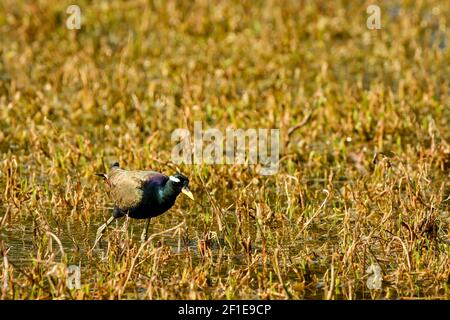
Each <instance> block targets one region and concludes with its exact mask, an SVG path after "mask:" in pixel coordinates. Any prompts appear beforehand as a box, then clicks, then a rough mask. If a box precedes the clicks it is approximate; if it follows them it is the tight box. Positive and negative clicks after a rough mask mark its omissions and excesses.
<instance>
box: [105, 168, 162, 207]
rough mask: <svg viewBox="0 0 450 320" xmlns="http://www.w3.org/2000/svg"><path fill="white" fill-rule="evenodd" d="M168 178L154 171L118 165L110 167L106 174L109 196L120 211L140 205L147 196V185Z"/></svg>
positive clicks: (160, 182)
mask: <svg viewBox="0 0 450 320" xmlns="http://www.w3.org/2000/svg"><path fill="white" fill-rule="evenodd" d="M167 179H168V178H167V177H166V176H165V175H163V174H161V173H159V172H155V171H146V170H135V171H129V170H124V169H120V168H118V167H114V168H112V170H111V171H110V173H109V174H108V180H109V183H110V186H111V197H112V199H113V201H114V203H115V205H116V206H117V207H118V208H119V209H120V210H122V211H128V210H132V209H135V208H138V207H140V206H142V205H143V204H144V203H145V202H146V201H147V200H148V199H147V198H149V194H148V193H149V192H148V189H149V188H148V186H149V185H151V184H152V182H155V183H156V185H158V183H159V184H163V183H164V182H165V181H166V180H167Z"/></svg>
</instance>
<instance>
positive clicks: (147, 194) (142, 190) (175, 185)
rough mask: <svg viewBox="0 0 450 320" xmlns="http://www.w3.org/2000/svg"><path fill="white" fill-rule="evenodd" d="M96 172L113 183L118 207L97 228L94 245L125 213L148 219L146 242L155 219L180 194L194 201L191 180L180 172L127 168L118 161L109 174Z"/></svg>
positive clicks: (111, 184)
mask: <svg viewBox="0 0 450 320" xmlns="http://www.w3.org/2000/svg"><path fill="white" fill-rule="evenodd" d="M96 175H97V176H100V177H102V178H103V179H104V181H106V183H107V185H108V186H109V190H110V195H111V198H112V200H113V201H114V208H113V210H112V215H111V217H110V218H109V219H108V220H107V221H106V223H104V224H103V225H101V226H100V227H99V228H98V229H97V235H96V240H95V243H94V246H93V247H95V246H96V245H97V243H98V242H99V241H100V239H101V238H102V236H103V233H104V232H105V230H106V228H107V227H108V226H109V225H110V224H111V223H112V222H113V221H114V220H115V219H118V218H120V217H123V216H125V215H126V216H128V217H130V218H134V219H147V222H146V225H145V228H144V231H143V233H142V235H141V241H142V242H145V241H146V240H147V232H148V227H149V225H150V220H151V218H153V217H157V216H159V215H161V214H163V213H164V212H166V211H167V210H169V209H170V208H171V207H172V206H173V205H174V204H175V200H176V198H177V197H178V195H179V194H180V193H183V194H185V195H186V196H188V197H189V198H190V199H191V200H194V195H193V194H192V192H191V191H190V190H189V179H188V178H187V177H186V176H185V175H183V174H181V173H179V172H177V173H175V174H173V175H170V176H167V175H165V174H163V173H159V172H156V171H150V170H125V169H122V168H120V166H119V163H118V162H114V163H113V164H112V165H111V168H110V171H109V173H108V174H106V173H96Z"/></svg>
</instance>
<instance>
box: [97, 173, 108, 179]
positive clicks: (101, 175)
mask: <svg viewBox="0 0 450 320" xmlns="http://www.w3.org/2000/svg"><path fill="white" fill-rule="evenodd" d="M95 175H96V176H99V177H102V178H104V179H105V180H108V176H107V175H106V173H96V174H95Z"/></svg>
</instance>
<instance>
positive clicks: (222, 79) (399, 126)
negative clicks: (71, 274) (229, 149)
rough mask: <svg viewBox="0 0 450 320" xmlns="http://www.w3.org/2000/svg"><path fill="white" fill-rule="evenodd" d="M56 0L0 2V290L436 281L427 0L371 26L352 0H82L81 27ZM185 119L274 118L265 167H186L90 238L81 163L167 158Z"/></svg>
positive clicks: (102, 215) (439, 15)
mask: <svg viewBox="0 0 450 320" xmlns="http://www.w3.org/2000/svg"><path fill="white" fill-rule="evenodd" d="M69 4H72V2H70V1H51V0H41V1H18V2H17V1H13V0H3V1H2V2H1V3H0V39H1V40H0V44H1V46H0V128H1V131H0V157H1V159H0V160H1V162H0V190H1V193H0V199H1V206H0V249H1V250H2V253H3V254H2V260H1V264H0V280H1V288H2V289H1V293H0V294H1V298H2V299H67V298H73V299H117V298H146V299H170V298H177V299H241V298H249V299H253V298H256V299H285V298H291V299H303V298H319V299H355V298H368V299H371V298H387V299H394V298H398V297H401V298H416V297H422V298H440V299H448V298H450V289H449V281H450V259H449V253H450V239H449V232H450V231H449V220H450V217H449V203H450V179H449V177H450V170H449V169H450V144H449V143H450V125H449V124H450V96H449V93H450V79H449V77H448V75H449V74H450V50H449V48H448V46H449V43H448V41H449V39H450V37H449V35H450V31H449V29H448V24H449V17H450V8H449V7H448V6H444V5H443V2H442V1H437V0H436V1H379V4H380V6H381V9H382V29H381V30H373V31H371V30H368V29H367V28H366V18H367V14H366V7H367V6H368V5H369V4H372V2H364V1H328V2H324V3H323V4H319V1H317V2H312V1H287V0H286V1H196V2H188V1H144V0H132V1H126V2H125V1H123V2H121V1H78V4H79V6H80V7H81V11H82V14H83V22H82V29H81V30H78V31H74V30H68V29H66V27H65V19H66V17H67V15H66V13H65V9H66V8H67V6H68V5H69ZM309 115H310V116H309ZM196 120H202V121H203V123H204V127H207V126H209V127H215V128H219V129H221V130H225V128H226V127H228V126H233V127H236V128H244V129H245V128H280V129H281V133H282V134H281V136H282V143H283V146H284V148H283V149H282V157H281V162H280V171H279V172H278V174H276V175H273V176H268V177H264V176H259V175H257V174H255V168H254V167H252V166H242V165H236V166H219V165H217V166H212V165H203V166H202V165H195V166H188V165H186V166H181V167H180V168H181V169H182V171H183V172H184V173H186V174H187V175H188V176H189V177H190V178H191V186H192V188H191V189H192V190H193V192H194V194H195V196H196V199H197V201H196V202H195V203H193V202H189V201H187V200H184V199H183V198H180V199H179V200H178V202H177V204H176V205H175V207H174V208H173V209H172V210H171V211H170V212H168V213H166V214H165V215H163V216H161V217H158V218H156V219H154V220H153V224H152V227H151V230H152V233H153V236H152V237H151V238H150V239H149V241H147V243H146V244H144V245H141V244H140V243H139V242H138V241H137V239H138V234H139V231H140V230H141V229H142V227H143V223H142V222H136V221H125V220H121V221H120V222H119V223H118V224H117V225H115V227H113V228H111V229H110V231H109V232H108V234H107V236H106V237H105V239H104V240H103V244H104V248H103V249H101V250H100V249H98V250H94V251H93V252H92V254H89V249H91V246H92V243H93V240H94V237H95V230H96V228H97V227H98V226H99V225H100V224H101V223H103V221H104V220H105V219H106V218H107V217H108V215H109V208H110V206H111V203H110V201H109V198H108V197H107V196H106V188H105V186H104V185H103V184H102V183H101V182H100V181H99V180H98V179H97V178H96V177H95V176H94V175H93V174H94V173H95V172H98V171H102V170H105V168H106V167H107V166H108V164H109V163H110V162H111V161H112V160H116V159H117V160H119V161H120V163H121V164H123V165H124V166H125V167H128V168H133V169H134V168H152V169H155V170H161V171H163V172H168V173H171V172H172V171H173V169H172V167H170V166H167V165H164V163H165V162H167V161H169V160H170V152H171V149H172V147H173V146H174V145H173V143H172V142H171V140H170V136H171V133H172V131H173V130H174V129H176V128H188V129H190V130H192V129H193V122H194V121H196ZM303 120H305V121H304V123H303V124H302V125H301V126H298V124H299V123H301V122H302V121H303ZM290 129H291V130H290ZM324 190H325V191H324ZM373 263H377V264H378V265H380V267H381V269H382V274H383V286H382V289H381V290H369V289H368V288H367V286H366V280H367V278H368V275H367V274H366V270H367V268H368V267H369V266H370V265H371V264H373ZM71 264H75V265H81V271H82V279H81V282H82V289H80V290H75V289H73V290H69V289H68V288H67V286H66V278H67V266H68V265H71Z"/></svg>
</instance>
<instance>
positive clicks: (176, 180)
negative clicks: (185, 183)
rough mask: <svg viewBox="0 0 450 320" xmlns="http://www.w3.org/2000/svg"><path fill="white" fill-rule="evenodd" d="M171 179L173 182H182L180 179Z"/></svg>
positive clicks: (172, 177)
mask: <svg viewBox="0 0 450 320" xmlns="http://www.w3.org/2000/svg"><path fill="white" fill-rule="evenodd" d="M169 179H170V180H172V181H173V182H181V181H180V179H178V178H177V177H174V176H170V177H169Z"/></svg>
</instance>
